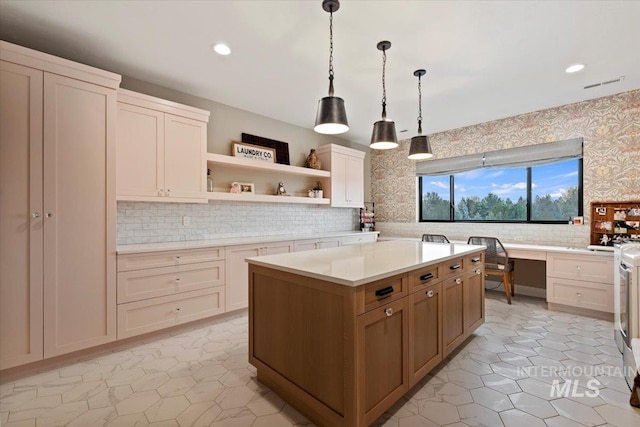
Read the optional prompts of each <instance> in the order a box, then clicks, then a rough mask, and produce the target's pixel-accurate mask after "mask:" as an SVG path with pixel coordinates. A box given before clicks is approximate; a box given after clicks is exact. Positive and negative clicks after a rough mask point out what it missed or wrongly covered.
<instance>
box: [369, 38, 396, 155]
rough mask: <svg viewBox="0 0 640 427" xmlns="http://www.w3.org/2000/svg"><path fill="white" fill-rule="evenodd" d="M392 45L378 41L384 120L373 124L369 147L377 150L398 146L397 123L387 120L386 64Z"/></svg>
mask: <svg viewBox="0 0 640 427" xmlns="http://www.w3.org/2000/svg"><path fill="white" fill-rule="evenodd" d="M390 47H391V42H389V41H382V42H380V43H378V50H381V51H382V120H380V121H377V122H375V123H374V124H373V133H372V134H371V144H369V148H373V149H375V150H388V149H390V148H396V147H397V146H398V137H397V136H396V124H395V123H394V122H392V121H391V120H387V88H386V86H385V81H384V79H385V66H386V65H387V50H389V48H390Z"/></svg>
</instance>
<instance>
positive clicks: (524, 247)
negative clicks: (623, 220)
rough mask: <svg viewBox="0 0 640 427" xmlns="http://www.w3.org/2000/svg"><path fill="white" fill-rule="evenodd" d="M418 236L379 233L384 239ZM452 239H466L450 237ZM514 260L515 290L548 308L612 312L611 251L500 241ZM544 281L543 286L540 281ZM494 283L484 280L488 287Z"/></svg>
mask: <svg viewBox="0 0 640 427" xmlns="http://www.w3.org/2000/svg"><path fill="white" fill-rule="evenodd" d="M398 239H400V240H413V241H420V239H419V238H412V237H394V236H381V237H380V238H379V240H380V241H383V240H398ZM452 243H465V242H462V241H452ZM502 243H503V245H504V246H505V248H506V249H507V251H508V253H509V258H513V259H515V261H516V267H515V273H516V274H515V275H516V278H515V282H516V285H517V286H516V288H515V289H516V294H520V295H529V296H535V297H541V298H545V299H546V301H547V303H548V304H549V307H550V308H554V309H558V310H563V311H568V312H578V313H580V314H589V315H593V316H597V317H604V318H610V317H611V315H612V313H613V274H614V268H613V252H608V251H594V250H589V249H587V248H586V247H585V248H575V247H566V246H565V247H563V246H551V245H531V244H526V243H508V242H502ZM541 282H543V283H544V286H540V285H539V283H541ZM494 286H495V285H494V284H492V282H489V283H487V288H492V287H494Z"/></svg>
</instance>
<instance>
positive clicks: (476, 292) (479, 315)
mask: <svg viewBox="0 0 640 427" xmlns="http://www.w3.org/2000/svg"><path fill="white" fill-rule="evenodd" d="M483 323H484V274H483V270H482V268H479V267H478V268H475V269H473V270H471V271H469V272H467V273H465V277H464V328H465V334H466V335H469V334H470V333H471V332H473V331H475V330H476V329H477V328H478V327H479V326H480V325H482V324H483Z"/></svg>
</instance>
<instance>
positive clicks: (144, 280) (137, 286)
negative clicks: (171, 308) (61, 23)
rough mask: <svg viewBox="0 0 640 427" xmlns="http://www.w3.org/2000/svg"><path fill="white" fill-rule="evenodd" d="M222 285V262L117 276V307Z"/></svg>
mask: <svg viewBox="0 0 640 427" xmlns="http://www.w3.org/2000/svg"><path fill="white" fill-rule="evenodd" d="M220 285H224V261H211V262H201V263H198V264H186V265H174V266H171V267H161V268H151V269H146V270H132V271H123V272H120V273H118V304H122V303H125V302H132V301H139V300H143V299H147V298H154V297H161V296H165V295H173V294H177V293H180V292H187V291H195V290H198V289H205V288H213V287H215V286H220Z"/></svg>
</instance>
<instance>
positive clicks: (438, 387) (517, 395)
mask: <svg viewBox="0 0 640 427" xmlns="http://www.w3.org/2000/svg"><path fill="white" fill-rule="evenodd" d="M486 308H487V312H486V324H485V325H484V326H483V327H481V328H480V329H479V330H478V331H477V332H476V333H475V334H474V335H473V336H472V337H470V338H469V339H468V340H467V341H466V342H465V344H464V347H463V348H459V349H457V350H456V351H455V352H454V353H453V354H451V355H450V356H449V357H448V358H447V359H446V360H445V361H443V362H442V363H441V364H440V365H439V366H438V367H436V368H435V369H434V370H433V371H432V373H431V374H429V375H428V376H427V377H426V378H424V379H423V380H421V381H420V382H419V383H418V384H417V385H416V386H415V387H413V388H412V389H411V390H410V391H409V392H408V393H407V394H406V395H405V396H404V397H403V398H402V399H401V400H399V401H398V402H397V403H396V404H394V405H393V406H392V408H391V409H390V410H389V411H387V412H386V413H385V414H384V415H383V416H382V417H381V418H380V419H378V420H377V421H376V422H375V423H374V425H375V426H385V427H413V426H423V427H434V426H441V425H446V426H447V427H463V426H490V427H498V426H502V425H506V426H510V425H515V426H517V427H529V426H538V425H540V426H542V425H545V424H540V423H541V422H543V419H544V422H545V423H546V425H548V426H549V427H581V426H583V425H595V424H597V423H600V425H604V423H607V426H617V427H629V423H631V422H633V423H635V424H638V425H640V422H637V417H640V410H634V409H633V408H631V407H630V406H629V405H628V404H627V402H628V399H629V391H628V388H627V386H626V383H625V382H624V379H623V378H622V377H621V376H620V375H618V374H616V373H615V370H616V369H617V370H620V367H621V361H622V358H621V356H620V353H619V352H618V351H617V347H616V345H615V343H614V341H613V337H612V334H611V330H612V324H611V323H610V322H606V321H601V320H596V319H590V318H585V317H581V316H576V315H569V314H564V313H557V312H551V311H547V309H546V304H545V303H544V302H543V301H541V300H535V299H531V298H528V297H522V296H518V297H517V298H516V300H515V301H514V304H513V305H511V306H509V305H507V304H505V303H504V295H503V294H499V293H498V294H495V293H494V292H487V299H486ZM247 320H248V319H247V316H246V312H245V313H240V314H236V315H233V316H230V317H228V318H226V319H223V320H221V321H212V322H211V323H210V324H208V325H204V326H199V327H193V328H190V329H186V330H183V331H182V332H180V333H177V334H173V335H170V336H165V337H164V338H156V339H148V340H147V341H146V342H143V343H141V344H139V345H137V346H135V347H129V348H127V349H125V350H121V351H115V352H112V353H109V354H106V355H103V356H100V357H94V358H86V359H84V360H81V361H80V362H78V363H76V364H68V365H65V366H61V367H60V368H59V369H54V370H51V371H49V372H43V373H38V374H36V375H33V376H30V377H26V378H23V379H20V380H18V381H14V382H10V383H4V384H0V422H1V423H2V426H3V427H8V426H13V425H14V424H15V425H19V426H20V427H22V426H23V425H24V426H34V427H49V425H62V424H63V423H66V424H67V427H85V426H87V427H89V426H90V427H99V426H104V425H109V426H110V427H114V426H115V427H118V426H126V427H135V426H156V427H208V426H224V427H233V426H239V427H248V426H252V425H253V426H258V427H260V426H271V425H273V426H274V427H277V426H280V425H282V426H291V425H295V426H312V425H313V424H312V423H310V422H309V421H308V420H307V419H306V418H305V417H304V416H303V415H301V414H300V413H299V412H298V411H296V410H295V409H294V408H292V407H291V406H290V405H288V404H287V403H285V402H284V401H283V400H282V399H281V398H280V397H279V396H278V395H276V394H275V393H273V392H272V391H270V390H269V389H268V388H267V387H265V386H264V385H262V384H260V383H259V382H258V381H257V379H256V369H255V368H254V367H253V366H250V365H248V362H247V351H248V349H247V330H248V321H247ZM529 364H531V366H529ZM579 369H582V370H583V371H584V372H585V373H586V374H585V375H578V376H576V375H575V374H576V372H577V373H578V374H580V372H579ZM559 374H561V375H562V376H560V375H559ZM591 378H596V379H597V380H598V382H599V387H600V390H599V391H598V392H599V393H600V396H599V397H591V396H582V397H580V396H570V397H559V396H558V395H556V396H554V397H550V393H551V390H552V383H553V381H554V380H557V381H559V382H560V384H562V383H564V382H565V380H566V379H568V380H571V381H577V383H576V386H577V389H576V390H577V391H578V392H581V393H585V392H586V391H587V388H586V387H587V383H586V381H588V380H589V379H591ZM572 384H573V383H572ZM570 395H571V393H570ZM505 399H506V400H505ZM83 405H84V406H83ZM483 405H485V406H488V407H485V406H483ZM489 408H493V409H495V410H492V409H489ZM498 411H500V412H498ZM558 414H559V415H558ZM36 420H38V425H37V426H36ZM625 423H626V424H625ZM635 424H633V425H634V427H635Z"/></svg>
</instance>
